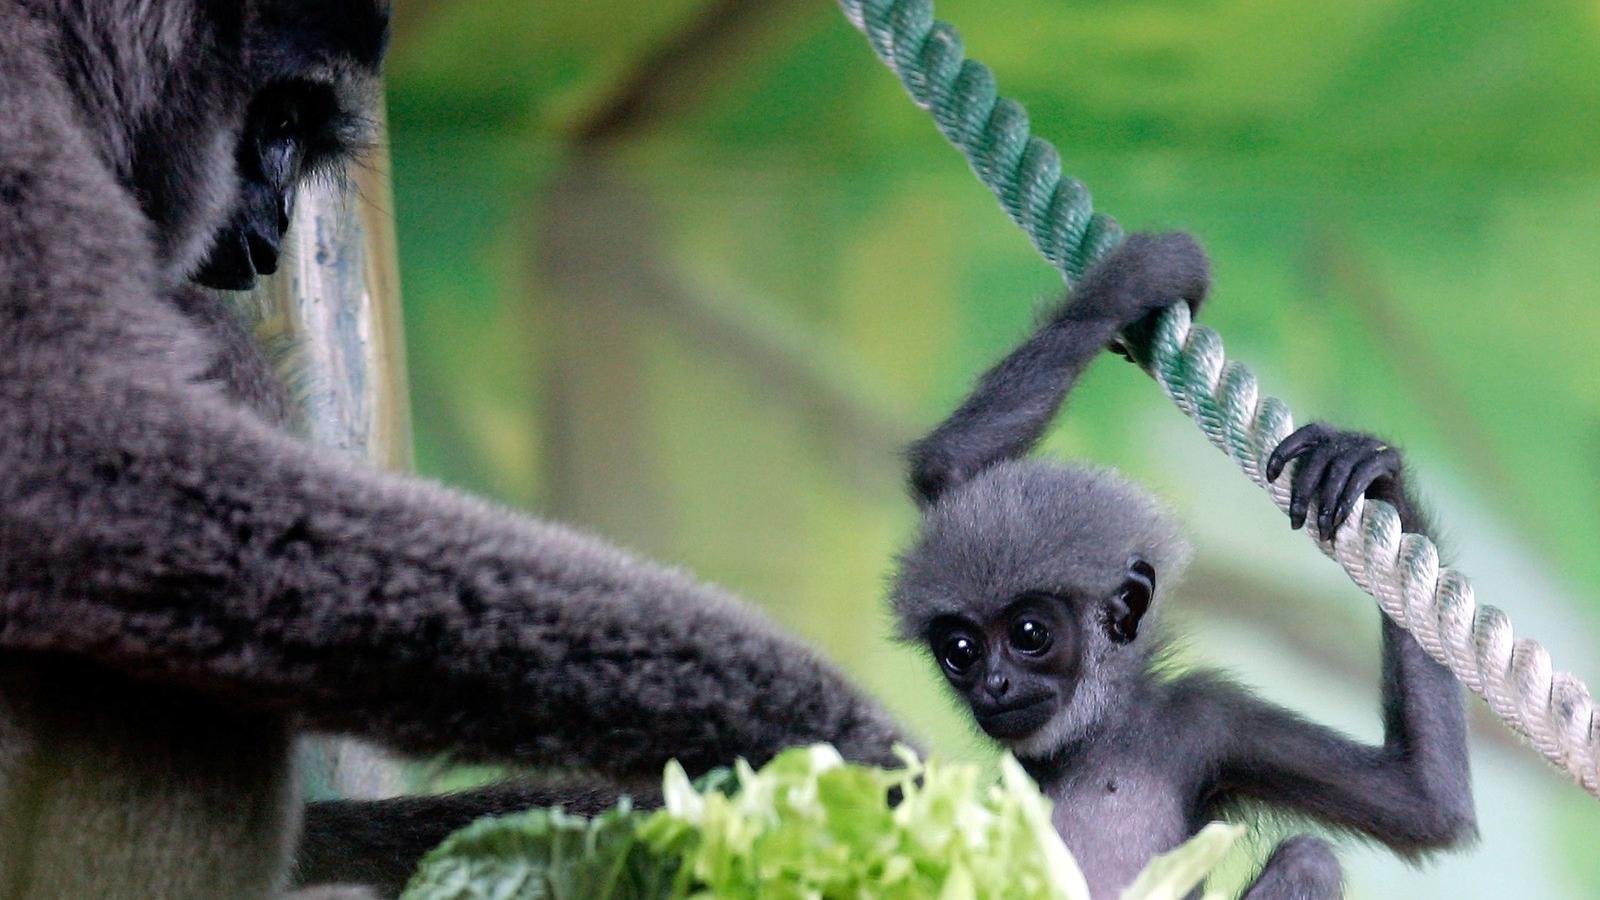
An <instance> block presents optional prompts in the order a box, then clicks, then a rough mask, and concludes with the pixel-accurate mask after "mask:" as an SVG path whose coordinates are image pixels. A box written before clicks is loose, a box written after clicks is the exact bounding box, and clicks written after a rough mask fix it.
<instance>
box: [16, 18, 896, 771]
mask: <svg viewBox="0 0 1600 900" xmlns="http://www.w3.org/2000/svg"><path fill="white" fill-rule="evenodd" d="M0 50H3V51H4V52H0V121H4V122H5V123H6V127H5V129H4V134H3V135H0V202H3V203H4V204H5V207H6V215H4V216H0V323H3V324H0V435H3V436H0V648H4V649H5V650H6V651H11V652H16V651H41V652H53V653H65V654H73V655H77V656H79V657H84V658H89V659H93V660H96V661H98V662H100V663H102V664H104V665H107V666H110V667H113V668H115V669H118V670H121V671H125V672H129V673H133V674H137V675H140V676H144V677H150V678H158V679H165V680H170V681H172V682H177V683H184V684H191V685H194V686H196V687H199V688H202V689H205V690H208V691H219V692H223V693H226V694H228V695H230V696H237V697H238V698H240V699H241V700H242V701H246V702H249V703H251V704H256V705H260V706H262V707H264V708H273V709H281V710H284V711H288V712H293V713H297V714H300V715H302V716H303V717H304V719H305V720H306V722H307V724H309V725H310V726H312V727H317V728H322V729H328V730H334V731H339V732H346V733H355V734H361V735H365V736H368V737H372V738H375V739H377V740H380V741H383V742H385V743H387V744H390V745H392V746H395V747H397V748H400V749H402V750H409V751H414V752H423V753H429V752H437V751H442V750H454V751H456V752H458V753H461V754H464V755H467V756H473V757H481V758H494V759H508V760H518V761H524V762H530V763H540V764H553V765H570V766H582V767H587V768H592V769H598V770H602V771H607V772H613V773H623V774H631V773H647V774H651V775H654V774H657V773H659V771H660V767H661V765H662V764H663V763H664V762H665V761H666V760H667V759H668V758H670V757H678V758H680V759H681V760H682V761H683V762H684V763H685V764H686V765H687V766H689V767H691V768H704V767H707V766H711V765H715V764H719V763H724V762H727V761H729V760H731V759H733V758H734V757H737V756H744V757H747V758H750V759H752V760H761V759H765V758H766V757H768V756H770V755H772V754H773V753H774V752H776V751H777V750H779V749H781V748H782V747H784V746H788V745H792V744H796V743H803V742H808V741H831V742H833V743H835V744H837V745H838V746H839V747H840V749H841V751H842V752H844V753H845V754H846V755H847V756H850V757H854V758H857V759H863V760H874V761H889V760H890V759H891V758H892V757H891V755H890V746H891V744H892V743H893V742H894V741H896V740H898V739H900V736H901V735H900V732H899V730H898V728H897V727H896V726H895V724H894V723H893V722H892V721H891V720H890V719H889V718H888V716H887V715H886V714H885V713H884V712H883V711H882V710H881V709H880V708H878V707H877V706H876V705H874V704H873V703H871V702H870V701H868V700H867V699H866V698H864V697H863V696H862V695H861V694H859V693H858V692H857V691H855V690H854V689H853V688H852V687H851V686H850V685H849V684H848V683H847V682H846V681H845V680H844V679H843V678H842V677H841V676H840V674H839V673H838V672H837V671H836V670H835V669H834V668H832V667H831V666H829V665H827V664H826V663H824V662H822V661H820V660H818V659H817V658H816V657H815V656H814V655H813V654H811V653H810V652H808V651H807V650H806V649H805V648H804V647H803V646H801V645H800V644H798V643H797V642H795V641H792V640H789V639H786V638H784V637H783V636H781V635H779V634H778V633H777V632H776V631H775V630H774V629H773V628H771V627H770V626H769V625H768V624H767V623H766V622H765V621H763V620H762V619H760V618H759V617H757V616H755V615H754V614H752V613H751V612H750V611H749V610H747V609H745V608H742V607H741V606H740V605H739V604H738V603H736V602H735V601H734V600H733V599H732V598H730V597H728V596H727V595H725V594H724V593H722V592H720V591H718V590H716V589H714V588H710V587H708V586H705V585H703V584H700V583H697V582H695V581H694V580H692V579H690V578H689V577H687V576H685V575H684V574H681V573H679V572H676V571H672V570H670V569H667V568H664V567H661V566H657V565H653V564H651V563H648V562H645V561H642V560H640V559H637V558H635V557H632V556H630V555H628V554H626V553H623V552H621V551H619V550H617V549H614V548H612V547H610V546H608V545H606V544H604V543H602V542H600V541H598V540H595V539H593V538H590V537H586V536H584V535H581V534H578V533H576V532H574V531H571V530H569V529H566V528H561V527H558V526H555V525H551V524H546V523H541V522H538V521H534V520H532V519H529V518H527V517H523V516H518V515H515V514H513V513H510V512H507V511H505V510H502V509H498V508H495V507H493V506H491V505H489V504H486V503H482V502H479V501H475V500H472V499H469V498H466V497H463V496H460V495H457V494H455V493H452V492H449V491H447V490H443V489H441V488H438V487H436V486H432V485H429V484H425V483H422V482H419V481H414V480H408V479H403V478H399V477H394V476H389V475H385V474H381V473H377V472H374V471H369V470H367V469H364V468H360V467H357V466H354V465H350V464H347V463H345V462H343V461H341V460H338V459H332V458H329V457H328V456H327V455H326V454H320V453H318V452H317V451H316V450H315V449H313V448H311V447H309V446H307V445H305V444H303V443H300V442H298V441H296V440H294V439H293V438H290V437H288V436H287V435H285V434H283V433H281V432H279V431H277V430H275V429H273V428H271V427H269V426H268V425H267V424H265V423H264V422H263V421H261V420H260V419H259V418H257V417H256V416H255V415H254V414H252V413H250V412H247V411H245V410H243V409H241V408H239V407H238V406H236V405H234V404H233V403H231V402H229V401H228V400H227V399H226V398H225V397H224V396H223V395H222V393H221V392H220V391H219V390H217V389H216V388H215V387H214V386H213V385H211V384H209V383H207V382H206V380H205V378H206V373H204V372H202V371H197V368H198V366H197V364H196V362H195V360H197V359H199V358H200V356H201V354H199V353H197V352H195V349H194V347H193V346H191V345H192V344H194V343H197V342H198V341H199V340H200V338H199V337H198V335H197V332H195V331H193V330H192V329H193V326H192V324H191V323H189V322H188V321H187V320H186V319H185V318H184V316H183V315H182V314H181V313H179V312H178V311H177V310H176V309H174V308H173V307H172V306H171V305H170V304H168V303H167V302H165V301H164V300H162V299H160V298H162V297H164V296H167V295H168V294H169V293H170V291H169V290H168V289H167V286H164V285H162V284H159V283H158V275H157V270H156V267H155V265H154V263H153V260H154V259H156V258H157V254H156V252H155V250H154V248H153V247H152V245H151V243H150V238H149V229H148V224H147V220H146V219H145V218H144V217H142V216H141V215H140V213H139V211H138V209H137V207H136V206H135V204H134V202H133V200H132V198H131V197H130V196H129V193H128V192H127V191H126V190H125V189H123V188H122V187H121V186H120V185H119V183H118V180H117V179H116V178H115V177H114V176H113V173H112V171H111V167H110V165H108V164H107V162H106V160H105V155H106V152H107V151H106V148H102V147H97V146H95V144H94V141H93V139H92V138H91V137H90V136H89V135H88V134H87V133H85V132H84V131H83V130H82V128H81V126H80V124H79V118H78V117H77V116H75V115H74V114H72V112H71V111H72V110H74V109H75V108H76V107H75V106H74V105H73V104H72V102H71V101H70V100H69V98H67V97H66V96H64V92H65V88H64V87H63V86H62V85H61V84H60V83H59V81H58V80H56V78H55V76H54V75H53V74H52V73H51V72H50V70H49V69H48V68H47V66H45V65H44V64H43V63H42V61H41V59H40V55H39V54H38V53H37V52H35V51H31V50H29V49H28V48H27V46H26V41H25V36H23V37H20V38H19V37H15V36H13V37H12V38H11V39H6V38H0ZM41 98H55V99H57V100H58V101H59V103H56V104H52V103H48V102H41Z"/></svg>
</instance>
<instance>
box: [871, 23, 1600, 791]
mask: <svg viewBox="0 0 1600 900" xmlns="http://www.w3.org/2000/svg"><path fill="white" fill-rule="evenodd" d="M840 6H841V7H843V9H844V12H845V15H846V16H847V17H848V18H849V19H850V21H851V22H852V23H854V24H855V26H856V27H857V28H859V29H860V30H861V31H862V32H864V33H865V34H866V35H867V40H868V41H869V42H871V44H872V49H873V50H874V51H876V52H877V54H878V57H879V58H880V59H882V60H883V61H884V63H886V64H887V65H888V66H889V68H890V69H892V70H893V71H894V73H895V74H896V75H898V76H899V77H900V82H901V84H903V85H905V88H906V90H907V91H908V92H909V93H910V94H911V98H912V99H913V100H915V101H916V102H917V103H918V104H919V105H920V106H922V107H923V108H924V109H926V110H928V111H929V112H930V113H932V115H933V119H934V121H935V122H937V123H938V126H939V130H940V131H941V132H943V134H944V136H945V137H946V138H948V139H949V141H950V143H952V144H954V145H955V146H956V148H957V149H959V150H960V151H961V152H962V154H963V155H965V156H966V158H967V161H968V162H969V163H971V165H972V170H973V171H974V172H976V173H977V175H978V178H979V179H980V180H981V181H982V182H983V183H984V184H986V185H988V186H989V189H990V190H991V191H993V192H994V195H995V197H996V198H997V199H999V201H1000V205H1001V207H1003V208H1004V209H1005V211H1006V214H1007V215H1009V216H1010V217H1011V220H1012V221H1014V222H1016V223H1017V224H1018V225H1019V226H1021V227H1022V230H1023V231H1025V232H1027V234H1028V237H1029V238H1030V239H1031V240H1032V241H1033V245H1034V246H1035V247H1037V248H1038V250H1039V252H1040V253H1041V254H1042V255H1043V256H1044V258H1045V259H1047V260H1049V261H1050V263H1051V264H1052V265H1054V266H1055V267H1056V268H1057V269H1059V270H1060V271H1061V273H1062V275H1063V276H1065V277H1066V280H1067V283H1068V284H1069V285H1071V284H1073V283H1075V282H1076V281H1077V279H1078V278H1079V277H1081V276H1082V275H1083V273H1084V271H1085V270H1087V269H1088V268H1089V266H1090V265H1092V264H1093V263H1094V262H1095V261H1096V260H1098V259H1099V258H1100V257H1101V256H1103V255H1104V254H1105V253H1106V252H1107V251H1109V250H1110V249H1111V248H1113V247H1115V246H1116V245H1117V244H1118V243H1119V242H1120V241H1121V240H1122V230H1121V228H1119V227H1118V226H1117V223H1116V221H1115V220H1113V219H1111V218H1110V217H1108V216H1103V215H1100V214H1099V213H1096V212H1094V207H1093V203H1092V202H1091V201H1090V199H1089V192H1088V190H1087V189H1085V188H1084V186H1083V185H1082V184H1081V183H1080V182H1078V181H1077V180H1076V179H1073V178H1070V177H1066V176H1063V175H1062V173H1061V155H1060V154H1059V153H1057V152H1056V149H1055V148H1054V147H1053V146H1051V145H1050V144H1049V143H1048V142H1047V141H1044V140H1042V139H1040V138H1037V137H1034V136H1033V135H1032V134H1031V133H1030V128H1029V123H1028V114H1027V112H1026V111H1025V110H1023V108H1022V107H1021V105H1019V104H1018V103H1016V102H1015V101H1013V100H1009V99H1006V98H1004V97H1001V96H999V94H998V92H997V91H996V89H995V80H994V74H993V73H992V72H990V71H989V69H988V67H986V66H984V65H983V64H982V63H979V62H975V61H973V60H970V59H966V58H965V56H964V53H965V51H964V49H963V47H962V45H961V38H960V36H959V35H957V34H956V32H955V29H954V28H952V27H950V26H949V25H948V24H946V23H944V22H940V21H937V20H936V19H934V17H933V5H932V3H930V2H929V0H840ZM1130 349H1131V350H1132V352H1133V355H1134V356H1135V358H1136V359H1137V361H1138V362H1139V364H1140V365H1141V366H1142V367H1143V368H1144V369H1145V371H1146V372H1148V373H1150V375H1151V376H1152V377H1154V378H1155V379H1156V381H1157V382H1158V383H1159V384H1160V385H1161V387H1162V389H1163V390H1164V391H1165V392H1166V394H1167V396H1168V397H1170V398H1171V399H1172V401H1173V402H1174V403H1175V404H1177V406H1178V408H1179V409H1181V410H1183V412H1184V413H1185V414H1186V415H1188V416H1189V417H1190V418H1192V419H1194V420H1195V422H1196V423H1197V424H1199V426H1200V429H1201V431H1203V432H1204V433H1205V435H1206V437H1207V439H1208V440H1210V441H1211V443H1212V444H1214V445H1215V446H1216V447H1217V448H1218V449H1220V450H1222V451H1223V452H1224V453H1226V454H1227V455H1228V456H1229V458H1231V459H1233V461H1234V462H1235V463H1236V464H1238V466H1239V467H1240V468H1241V469H1242V470H1243V471H1244V473H1245V474H1246V475H1247V476H1249V477H1250V479H1251V480H1252V481H1254V482H1255V483H1256V484H1258V485H1260V486H1261V487H1263V488H1265V489H1266V490H1267V492H1268V493H1269V495H1270V496H1271V497H1272V500H1273V502H1274V503H1275V504H1276V505H1277V506H1278V508H1279V509H1281V510H1284V511H1287V510H1288V507H1289V487H1288V484H1289V479H1290V477H1291V476H1290V473H1288V472H1285V473H1283V474H1282V475H1280V477H1279V479H1278V481H1276V482H1270V481H1268V480H1267V477H1266V472H1265V466H1266V460H1267V458H1268V457H1269V456H1270V455H1271V453H1272V450H1273V448H1275V447H1277V445H1278V443H1279V442H1281V441H1282V440H1283V438H1285V437H1287V436H1288V435H1289V433H1290V432H1291V431H1293V430H1294V420H1293V417H1292V416H1291V415H1290V413H1289V408H1288V407H1287V406H1286V405H1284V403H1283V402H1282V401H1280V400H1278V399H1277V398H1276V397H1263V396H1261V395H1260V392H1259V390H1258V388H1257V385H1256V379H1255V376H1254V375H1253V374H1251V372H1250V370H1249V369H1248V368H1247V367H1246V366H1244V365H1243V364H1241V363H1238V362H1229V361H1228V359H1227V357H1226V355H1225V354H1224V353H1223V349H1222V339H1221V338H1220V337H1219V336H1218V335H1217V333H1216V332H1215V331H1213V330H1211V329H1210V328H1206V327H1204V326H1198V325H1193V324H1192V323H1191V322H1190V321H1189V308H1188V307H1187V306H1186V305H1184V304H1182V303H1179V304H1176V305H1175V306H1172V307H1171V308H1169V309H1168V310H1166V311H1165V312H1164V313H1162V314H1161V315H1160V316H1159V317H1158V320H1157V326H1156V328H1155V331H1154V334H1153V336H1152V337H1151V338H1150V340H1149V341H1148V343H1147V344H1146V345H1144V346H1138V345H1135V346H1131V347H1130ZM1315 530H1316V529H1312V528H1308V529H1306V532H1307V534H1311V535H1312V539H1313V540H1314V541H1316V543H1317V546H1318V547H1319V548H1320V549H1321V550H1322V551H1323V552H1324V553H1326V554H1327V555H1328V556H1330V557H1332V558H1333V559H1334V560H1336V561H1337V562H1338V563H1339V564H1340V565H1341V566H1342V567H1343V568H1344V570H1345V572H1346V574H1348V575H1349V576H1350V578H1351V580H1353V581H1354V582H1355V583H1356V584H1357V585H1359V586H1360V587H1361V589H1362V590H1364V591H1366V592H1367V593H1368V594H1370V595H1372V597H1373V598H1375V599H1376V600H1377V601H1378V606H1379V608H1380V609H1382V610H1383V612H1384V614H1385V615H1387V616H1389V618H1391V619H1392V620H1394V622H1395V623H1396V624H1398V625H1400V626H1401V627H1402V628H1405V629H1406V630H1407V631H1409V632H1410V633H1411V634H1413V635H1415V636H1416V638H1417V640H1418V642H1419V643H1420V644H1421V645H1422V647H1423V648H1424V649H1425V650H1427V651H1428V653H1429V654H1430V655H1431V656H1433V658H1434V659H1437V660H1438V661H1439V662H1441V663H1443V664H1444V665H1445V666H1447V667H1449V669H1450V671H1452V672H1454V673H1455V675H1456V677H1457V678H1459V679H1460V680H1461V682H1462V683H1463V684H1465V685H1466V686H1467V687H1468V688H1469V689H1471V690H1472V691H1473V692H1474V693H1476V694H1478V695H1479V696H1480V697H1483V698H1484V699H1485V700H1487V701H1488V703H1489V706H1490V708H1491V709H1493V710H1494V712H1495V714H1496V715H1497V716H1499V717H1500V719H1501V721H1503V722H1505V723H1506V725H1507V726H1508V727H1510V728H1511V729H1512V730H1513V731H1515V732H1517V733H1518V734H1520V735H1522V736H1523V737H1524V738H1526V739H1527V740H1528V741H1529V742H1531V743H1532V744H1533V745H1534V746H1535V747H1536V748H1537V749H1538V750H1539V751H1540V752H1541V753H1543V754H1544V756H1545V758H1546V759H1548V760H1549V761H1550V762H1551V763H1553V764H1554V765H1556V766H1557V767H1559V768H1561V769H1563V770H1565V771H1566V772H1567V773H1568V774H1569V775H1570V776H1571V777H1572V778H1573V779H1574V780H1575V781H1577V782H1578V783H1579V784H1581V785H1582V786H1583V787H1584V789H1585V790H1587V791H1589V792H1590V793H1591V794H1594V795H1595V796H1597V797H1600V715H1597V711H1596V708H1595V705H1594V703H1593V702H1592V700H1591V698H1590V693H1589V689H1588V688H1587V687H1586V686H1585V685H1584V683H1583V682H1582V681H1581V680H1579V679H1578V678H1576V677H1575V676H1573V675H1572V674H1570V673H1568V672H1556V671H1553V670H1552V668H1551V665H1550V657H1549V654H1548V653H1546V652H1545V650H1544V648H1543V647H1541V646H1540V645H1539V644H1538V643H1536V642H1534V641H1532V640H1528V639H1522V640H1517V639H1516V638H1515V637H1514V635H1513V634H1512V631H1511V623H1510V621H1509V620H1508V619H1507V618H1506V616H1505V614H1504V613H1502V612H1501V611H1500V610H1498V609H1496V608H1494V607H1492V606H1483V607H1479V606H1478V605H1477V604H1476V602H1475V601H1474V598H1473V593H1472V585H1471V584H1470V583H1469V582H1468V581H1467V579H1466V577H1465V576H1463V575H1461V574H1460V573H1459V572H1456V571H1454V570H1453V569H1450V568H1448V567H1445V566H1442V565H1440V563H1439V552H1438V550H1437V548H1435V547H1434V545H1433V542H1432V541H1430V540H1429V539H1428V538H1427V537H1426V536H1425V535H1420V534H1403V533H1401V529H1400V517H1399V515H1398V513H1396V511H1395V509H1394V507H1392V506H1390V505H1389V504H1387V503H1384V502H1382V501H1377V500H1363V501H1361V502H1360V503H1359V504H1358V506H1357V507H1356V509H1355V511H1354V512H1352V513H1351V515H1350V517H1349V518H1348V519H1347V520H1346V521H1345V523H1344V525H1343V526H1341V527H1340V528H1339V530H1338V533H1337V534H1335V535H1334V537H1333V539H1332V540H1330V541H1324V540H1321V539H1319V538H1317V537H1316V535H1315V534H1314V532H1315Z"/></svg>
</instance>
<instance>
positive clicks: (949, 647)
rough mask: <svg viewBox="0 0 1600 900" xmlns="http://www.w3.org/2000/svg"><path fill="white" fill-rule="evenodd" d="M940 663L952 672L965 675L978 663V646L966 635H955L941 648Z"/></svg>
mask: <svg viewBox="0 0 1600 900" xmlns="http://www.w3.org/2000/svg"><path fill="white" fill-rule="evenodd" d="M939 661H940V662H942V663H944V667H945V668H946V669H949V670H950V671H951V672H954V673H955V674H957V675H962V674H965V673H966V672H968V671H971V669H972V667H973V666H974V665H976V664H977V662H978V644H977V642H976V641H974V640H973V639H972V638H969V637H967V636H966V635H964V634H958V635H954V636H952V637H951V638H950V639H949V640H947V641H945V642H944V646H943V647H942V648H940V650H939Z"/></svg>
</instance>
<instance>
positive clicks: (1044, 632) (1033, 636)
mask: <svg viewBox="0 0 1600 900" xmlns="http://www.w3.org/2000/svg"><path fill="white" fill-rule="evenodd" d="M1011 646H1012V648H1013V649H1015V650H1017V651H1018V652H1020V653H1026V654H1028V655H1029V656H1037V655H1038V654H1040V653H1043V652H1045V651H1046V650H1049V649H1050V629H1049V628H1046V627H1045V626H1044V623H1043V622H1040V621H1038V620H1037V619H1018V620H1017V621H1016V623H1015V624H1013V625H1012V626H1011Z"/></svg>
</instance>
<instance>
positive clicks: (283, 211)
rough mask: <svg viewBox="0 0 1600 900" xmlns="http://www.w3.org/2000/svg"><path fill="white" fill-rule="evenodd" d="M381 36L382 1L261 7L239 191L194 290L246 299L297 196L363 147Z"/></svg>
mask: <svg viewBox="0 0 1600 900" xmlns="http://www.w3.org/2000/svg"><path fill="white" fill-rule="evenodd" d="M388 29H389V11H388V4H387V3H386V2H382V0H275V2H273V3H271V4H268V6H267V7H266V8H265V10H264V11H263V13H262V18H261V20H260V21H259V22H258V23H257V28H256V31H257V32H258V33H257V34H255V36H254V39H253V41H252V42H251V45H250V49H249V50H248V51H247V53H248V55H249V58H250V62H249V64H248V67H247V68H248V70H249V71H250V72H251V77H252V79H253V81H254V83H255V84H256V85H259V87H257V88H256V90H255V92H254V94H253V95H252V96H251V99H250V103H249V106H248V107H247V108H246V110H245V117H244V125H243V128H242V129H241V130H240V133H239V138H238V144H237V146H236V148H235V151H234V168H235V170H236V175H237V179H238V189H237V191H236V194H235V197H234V200H233V206H232V209H231V210H230V212H229V215H228V220H227V224H226V225H224V226H223V227H222V228H221V229H219V230H218V232H217V234H216V236H215V237H214V238H213V240H212V244H211V247H210V249H209V251H208V252H207V254H206V257H205V261H204V262H203V263H202V264H201V266H200V269H199V271H197V272H196V273H195V274H194V276H193V280H194V281H196V282H197V283H199V284H202V285H205V286H206V287H213V288H220V289H222V290H235V291H241V290H249V289H250V288H253V287H255V283H256V278H257V277H258V276H260V275H270V274H272V273H273V272H276V271H277V270H278V254H279V251H280V250H281V248H282V246H283V237H284V233H285V232H286V231H288V229H289V220H290V218H291V216H292V215H293V213H294V201H295V193H296V191H297V189H298V188H299V187H300V186H301V185H302V184H304V182H305V180H306V179H308V178H311V177H315V176H331V177H337V175H338V173H339V171H340V168H341V166H342V165H343V164H344V163H346V162H348V161H349V160H350V159H351V158H353V157H355V156H356V155H357V154H358V153H359V151H360V150H361V149H362V147H363V146H364V145H365V144H366V143H367V141H368V139H369V137H370V131H371V125H372V122H371V120H370V116H368V115H367V112H368V110H369V109H370V108H371V105H372V103H373V101H374V100H375V99H376V85H377V80H376V79H377V75H378V70H379V66H380V65H381V63H382V60H383V53H384V49H385V47H386V46H387V44H388Z"/></svg>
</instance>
